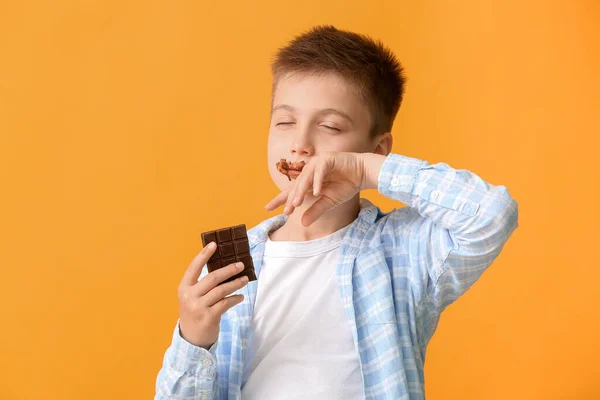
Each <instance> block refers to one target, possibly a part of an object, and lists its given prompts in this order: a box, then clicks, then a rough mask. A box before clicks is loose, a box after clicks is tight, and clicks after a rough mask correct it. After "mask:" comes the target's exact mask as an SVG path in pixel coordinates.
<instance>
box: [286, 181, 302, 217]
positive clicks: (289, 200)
mask: <svg viewBox="0 0 600 400" xmlns="http://www.w3.org/2000/svg"><path fill="white" fill-rule="evenodd" d="M302 172H304V171H302ZM297 187H298V179H296V180H295V181H294V183H293V186H292V187H291V188H290V190H289V192H288V194H287V197H286V199H285V207H283V213H284V214H286V215H290V214H291V213H292V212H294V205H293V204H292V200H294V196H296V188H297Z"/></svg>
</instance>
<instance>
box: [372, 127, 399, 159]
mask: <svg viewBox="0 0 600 400" xmlns="http://www.w3.org/2000/svg"><path fill="white" fill-rule="evenodd" d="M393 144H394V139H393V137H392V134H391V132H385V133H381V134H379V135H377V136H375V138H373V145H374V146H375V149H374V150H373V153H375V154H381V155H382V156H387V155H388V154H390V152H391V151H392V145H393Z"/></svg>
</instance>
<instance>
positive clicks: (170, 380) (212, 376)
mask: <svg viewBox="0 0 600 400" xmlns="http://www.w3.org/2000/svg"><path fill="white" fill-rule="evenodd" d="M216 347H217V342H215V343H214V344H213V345H212V346H211V347H210V349H208V350H206V349H204V348H202V347H198V346H195V345H193V344H191V343H189V342H188V341H186V340H185V339H184V338H182V337H181V334H180V331H179V320H178V321H177V325H176V327H175V330H174V332H173V339H172V342H171V345H170V346H169V348H168V349H167V351H166V352H165V355H164V358H163V365H162V368H161V370H160V371H159V373H158V377H157V379H156V396H155V397H154V399H155V400H166V399H180V400H183V399H185V400H192V399H194V400H209V399H217V398H218V397H219V393H218V389H219V388H218V385H217V358H216Z"/></svg>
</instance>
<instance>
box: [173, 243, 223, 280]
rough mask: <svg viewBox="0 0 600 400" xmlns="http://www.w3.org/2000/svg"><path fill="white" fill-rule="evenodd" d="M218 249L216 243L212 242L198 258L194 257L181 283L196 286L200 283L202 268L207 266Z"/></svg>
mask: <svg viewBox="0 0 600 400" xmlns="http://www.w3.org/2000/svg"><path fill="white" fill-rule="evenodd" d="M216 249H217V245H216V243H215V242H210V243H209V244H207V245H206V247H204V248H203V249H202V251H200V253H198V255H196V257H194V259H193V260H192V262H191V263H190V266H189V267H188V268H187V269H186V270H185V273H184V274H183V279H182V280H181V283H184V284H187V285H194V284H195V283H196V282H198V278H199V277H200V273H201V272H202V267H203V266H204V265H205V264H206V262H207V261H208V259H209V258H210V257H211V256H212V255H213V253H214V252H215V250H216Z"/></svg>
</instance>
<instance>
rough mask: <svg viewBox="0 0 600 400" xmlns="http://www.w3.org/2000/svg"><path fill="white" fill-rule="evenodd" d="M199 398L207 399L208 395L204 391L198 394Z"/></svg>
mask: <svg viewBox="0 0 600 400" xmlns="http://www.w3.org/2000/svg"><path fill="white" fill-rule="evenodd" d="M200 398H201V399H202V400H206V399H208V395H207V394H206V393H203V394H202V396H200Z"/></svg>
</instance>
